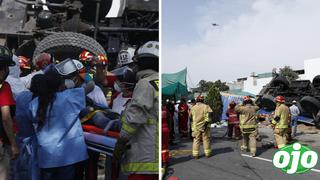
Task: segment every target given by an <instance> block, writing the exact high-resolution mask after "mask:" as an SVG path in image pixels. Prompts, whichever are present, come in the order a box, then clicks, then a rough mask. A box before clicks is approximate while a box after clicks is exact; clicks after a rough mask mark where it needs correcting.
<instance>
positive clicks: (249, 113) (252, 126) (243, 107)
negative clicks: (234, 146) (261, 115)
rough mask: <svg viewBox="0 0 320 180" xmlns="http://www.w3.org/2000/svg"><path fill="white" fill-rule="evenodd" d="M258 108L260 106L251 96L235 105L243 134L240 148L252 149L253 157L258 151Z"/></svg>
mask: <svg viewBox="0 0 320 180" xmlns="http://www.w3.org/2000/svg"><path fill="white" fill-rule="evenodd" d="M258 110H259V107H258V106H256V105H255V104H254V103H253V101H252V100H251V99H250V97H249V96H245V97H244V98H243V104H238V105H237V106H236V107H235V111H236V112H237V113H239V114H240V115H239V119H240V130H241V132H242V135H243V141H242V145H241V147H240V149H241V150H242V151H248V150H250V154H251V156H252V157H255V156H256V152H257V147H256V146H257V140H256V136H257V133H258V132H257V117H256V113H257V111H258ZM248 145H249V146H248Z"/></svg>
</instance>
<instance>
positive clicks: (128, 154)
mask: <svg viewBox="0 0 320 180" xmlns="http://www.w3.org/2000/svg"><path fill="white" fill-rule="evenodd" d="M158 54H159V43H158V42H156V41H149V42H147V43H145V44H144V45H143V46H141V47H140V48H139V49H138V51H137V54H136V55H135V57H134V61H135V63H136V64H137V66H138V69H139V71H138V72H137V74H136V77H137V80H138V83H137V84H136V87H135V89H134V92H133V95H132V100H131V101H130V102H129V103H128V105H127V107H126V109H125V110H124V112H123V115H122V118H121V122H122V128H121V131H120V138H119V139H118V141H117V143H116V146H115V149H114V154H113V161H114V162H120V164H121V170H122V172H123V173H124V174H129V176H128V180H130V179H148V178H150V179H158V170H159V167H158V165H159V154H158V152H159V142H158V136H159V133H158V131H159V130H158V128H159V127H158V124H159V123H158V115H159V108H158V98H159V94H158V91H159V87H158V84H159V75H158V71H159V59H158V57H159V56H158ZM113 177H114V176H113Z"/></svg>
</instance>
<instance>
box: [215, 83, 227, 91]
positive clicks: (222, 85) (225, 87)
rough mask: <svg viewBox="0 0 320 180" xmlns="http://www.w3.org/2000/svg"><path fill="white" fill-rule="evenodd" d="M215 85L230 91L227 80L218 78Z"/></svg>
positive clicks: (222, 89)
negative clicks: (223, 80)
mask: <svg viewBox="0 0 320 180" xmlns="http://www.w3.org/2000/svg"><path fill="white" fill-rule="evenodd" d="M213 85H214V86H215V87H217V88H218V89H219V91H228V90H229V86H227V85H226V82H221V80H217V81H215V82H214V83H213Z"/></svg>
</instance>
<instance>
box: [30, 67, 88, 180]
mask: <svg viewBox="0 0 320 180" xmlns="http://www.w3.org/2000/svg"><path fill="white" fill-rule="evenodd" d="M45 78H46V81H45V82H46V83H44V84H43V85H41V86H40V87H41V89H40V90H39V96H38V97H37V98H35V99H34V100H32V102H31V103H30V106H29V110H30V112H31V114H32V119H33V123H34V127H35V131H36V136H37V142H38V160H39V167H40V168H41V179H50V178H52V177H56V178H55V179H66V180H71V179H74V177H75V174H74V173H75V165H76V163H78V162H81V161H84V160H86V159H87V158H88V156H87V146H86V144H85V141H84V136H83V130H82V127H81V124H80V119H79V113H80V111H81V110H82V109H84V108H85V92H84V89H83V88H74V89H68V90H65V91H62V92H59V90H60V89H61V87H62V85H63V81H62V78H61V76H59V75H58V74H57V73H56V72H50V73H47V74H45Z"/></svg>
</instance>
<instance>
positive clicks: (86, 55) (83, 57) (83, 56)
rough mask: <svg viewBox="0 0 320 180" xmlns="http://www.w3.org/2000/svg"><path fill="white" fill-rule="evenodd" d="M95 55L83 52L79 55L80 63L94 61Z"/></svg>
mask: <svg viewBox="0 0 320 180" xmlns="http://www.w3.org/2000/svg"><path fill="white" fill-rule="evenodd" d="M93 57H94V55H93V54H92V53H90V52H89V51H87V50H84V51H82V53H81V54H80V55H79V60H80V61H92V60H93Z"/></svg>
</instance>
